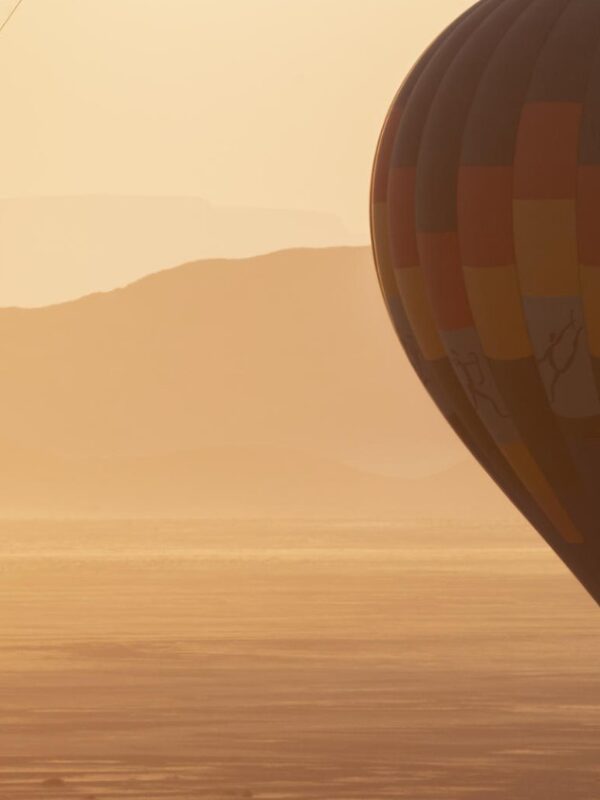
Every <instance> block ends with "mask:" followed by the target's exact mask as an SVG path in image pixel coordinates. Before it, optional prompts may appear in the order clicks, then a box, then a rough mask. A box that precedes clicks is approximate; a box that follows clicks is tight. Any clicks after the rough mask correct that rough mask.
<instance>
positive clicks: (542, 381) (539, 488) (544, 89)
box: [371, 0, 600, 602]
mask: <svg viewBox="0 0 600 800" xmlns="http://www.w3.org/2000/svg"><path fill="white" fill-rule="evenodd" d="M371 230H372V238H373V247H374V253H375V260H376V264H377V271H378V275H379V279H380V283H381V287H382V291H383V294H384V297H385V300H386V303H387V306H388V310H389V313H390V316H391V318H392V321H393V323H394V326H395V328H396V331H397V334H398V336H399V338H400V340H401V342H402V344H403V346H404V348H405V350H406V352H407V354H408V356H409V358H410V359H411V361H412V364H413V366H414V368H415V370H416V372H417V373H418V375H419V377H420V378H421V380H422V381H423V383H424V384H425V386H426V388H427V390H428V391H429V393H430V395H431V396H432V398H433V399H434V401H435V402H436V404H437V405H438V407H439V408H440V410H441V411H442V413H443V414H444V415H445V417H446V418H447V420H448V422H449V423H450V425H452V427H453V428H454V430H455V431H456V433H457V434H458V435H459V436H460V437H461V438H462V440H463V441H464V442H465V444H466V445H467V447H468V448H469V449H470V450H471V452H472V453H473V454H474V455H475V457H476V458H477V459H478V460H479V462H480V463H481V464H482V466H483V467H484V468H485V469H486V470H487V471H488V473H489V474H490V475H491V477H492V478H493V479H494V480H495V481H496V482H497V483H498V484H499V485H500V487H501V488H502V489H503V490H504V492H505V493H506V494H507V495H508V496H509V498H510V499H511V500H512V501H513V503H514V504H515V505H516V506H517V507H518V508H519V509H520V511H521V512H522V513H523V514H524V515H525V517H527V519H528V520H529V521H530V522H531V523H532V525H534V526H535V527H536V528H537V530H538V531H539V532H540V533H541V534H542V536H543V537H544V538H545V539H546V541H547V542H548V543H549V544H550V545H551V546H552V547H553V549H554V550H555V551H556V552H557V553H558V554H559V556H560V557H561V558H562V559H563V561H564V562H565V563H566V564H567V565H568V566H569V568H570V569H571V570H572V572H573V573H574V574H575V575H576V576H577V577H578V578H579V580H580V581H581V582H582V583H583V584H584V585H585V586H586V588H587V589H588V591H589V592H590V593H591V595H592V596H593V597H594V598H595V599H596V601H598V602H600V2H597V0H482V2H480V3H478V4H476V5H475V6H473V7H472V8H471V9H470V10H469V11H467V12H466V13H465V14H463V15H462V16H461V17H460V18H459V19H458V20H457V21H456V22H454V23H453V24H452V25H451V26H450V27H449V28H448V29H447V30H446V31H445V32H444V33H442V34H441V36H440V37H439V38H438V39H437V40H436V41H435V42H434V43H433V44H432V45H431V47H430V48H429V49H428V50H427V51H426V52H425V54H424V55H423V56H422V58H421V59H420V60H419V61H418V63H417V64H416V66H415V67H414V68H413V70H412V72H411V73H410V74H409V76H408V77H407V79H406V80H405V82H404V84H403V85H402V87H401V88H400V90H399V92H398V94H397V96H396V98H395V100H394V102H393V104H392V106H391V108H390V111H389V113H388V116H387V119H386V122H385V125H384V128H383V131H382V134H381V138H380V142H379V147H378V151H377V155H376V159H375V166H374V173H373V182H372V192H371Z"/></svg>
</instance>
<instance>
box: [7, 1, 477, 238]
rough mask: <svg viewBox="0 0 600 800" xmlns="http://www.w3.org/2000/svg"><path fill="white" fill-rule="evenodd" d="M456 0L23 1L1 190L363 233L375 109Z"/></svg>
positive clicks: (10, 52)
mask: <svg viewBox="0 0 600 800" xmlns="http://www.w3.org/2000/svg"><path fill="white" fill-rule="evenodd" d="M13 3H14V0H0V8H2V9H4V10H5V11H8V10H10V7H11V6H12V5H13ZM469 4H470V3H468V2H465V0H446V1H445V2H441V1H440V0H419V2H415V0H252V1H250V0H24V2H23V5H22V6H21V7H20V9H19V10H18V11H17V13H16V14H15V16H14V17H13V19H12V21H11V22H10V24H9V25H8V26H7V28H6V29H5V30H4V32H3V33H2V35H1V37H0V103H1V108H2V134H1V143H2V146H1V148H0V162H1V163H0V174H1V175H2V188H1V189H0V196H4V197H10V196H23V195H29V196H31V195H40V194H43V195H62V194H81V193H85V194H89V193H102V194H106V193H108V194H123V193H125V194H133V195H138V194H144V195H145V194H152V195H164V194H168V195H182V194H183V195H196V196H201V197H204V198H206V199H208V200H211V201H213V202H215V203H219V204H225V205H233V204H235V205H250V206H261V207H271V208H301V209H311V210H326V211H333V212H336V213H337V214H338V215H339V216H340V218H341V219H342V220H343V221H344V222H345V223H346V225H347V226H348V228H349V229H350V231H351V232H352V233H353V234H355V235H356V234H359V235H361V236H364V240H365V241H366V240H367V234H368V227H367V217H368V214H367V189H368V182H369V175H370V168H371V161H372V156H373V151H374V147H375V144H376V139H377V135H378V132H379V128H380V126H381V123H382V120H383V118H384V115H385V112H386V109H387V106H388V104H389V102H390V101H391V99H392V97H393V95H394V93H395V91H396V89H397V87H398V84H399V83H400V81H401V79H402V78H403V76H404V74H405V73H406V71H407V70H408V69H409V67H410V65H411V64H412V63H413V62H414V60H415V59H416V57H417V56H418V55H419V53H420V52H421V51H422V50H423V48H424V47H425V46H426V45H427V44H428V42H429V41H430V40H431V39H432V38H433V37H434V36H435V35H436V34H437V33H438V32H439V31H440V30H441V29H442V28H443V27H444V26H445V25H446V24H447V23H448V22H449V21H450V20H451V19H452V18H454V17H455V16H456V15H457V14H458V13H459V12H461V11H462V10H463V9H464V8H466V7H467V6H468V5H469Z"/></svg>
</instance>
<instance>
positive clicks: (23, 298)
mask: <svg viewBox="0 0 600 800" xmlns="http://www.w3.org/2000/svg"><path fill="white" fill-rule="evenodd" d="M349 244H358V242H356V241H353V238H352V236H351V234H350V233H349V232H348V230H347V229H346V228H345V226H344V225H343V223H342V222H341V221H340V220H339V219H338V218H337V217H335V216H334V215H333V214H328V213H325V212H312V211H301V210H285V209H267V208H264V209H263V208H234V207H233V208H232V207H226V206H216V205H213V204H211V203H208V202H207V201H206V200H203V199H201V198H197V197H119V196H115V197H111V196H94V195H92V196H88V197H32V198H5V199H0V258H1V259H2V264H3V268H2V274H1V275H0V297H3V298H4V301H3V302H4V305H24V306H41V305H47V304H49V303H56V302H59V301H62V300H64V299H65V298H75V297H79V296H81V295H85V294H89V293H90V292H93V291H98V290H102V291H106V290H109V289H112V288H114V287H115V286H122V285H124V284H127V283H129V282H131V281H133V280H136V279H137V278H140V277H142V276H143V275H146V274H148V273H149V272H155V271H157V270H161V269H165V268H167V267H172V266H173V265H174V264H181V263H183V262H184V261H189V260H190V259H192V258H193V259H199V258H203V259H204V258H240V257H244V256H249V255H255V254H259V253H267V252H271V251H272V250H278V249H281V248H284V247H330V246H333V245H349ZM40 264H45V265H46V270H45V271H41V270H40Z"/></svg>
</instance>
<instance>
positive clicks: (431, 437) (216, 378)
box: [0, 248, 507, 517]
mask: <svg viewBox="0 0 600 800" xmlns="http://www.w3.org/2000/svg"><path fill="white" fill-rule="evenodd" d="M0 342H1V348H2V352H1V361H0V364H1V375H2V417H1V419H0V437H2V439H3V440H4V441H5V442H12V443H14V444H11V445H8V444H5V445H3V446H2V448H1V452H2V456H1V458H0V466H1V467H2V472H3V475H4V478H3V491H2V500H1V502H0V513H8V514H13V513H14V514H19V515H20V514H22V513H25V514H28V515H31V514H33V515H36V514H40V515H41V514H44V513H52V514H55V513H56V514H64V513H71V512H72V513H82V514H83V513H86V514H87V513H94V514H96V513H97V514H108V515H110V514H126V513H140V514H143V513H145V512H147V513H152V514H153V513H159V514H167V515H171V514H173V515H179V514H190V513H192V514H197V515H202V514H207V515H209V516H214V515H220V516H230V515H231V516H239V515H245V514H251V515H264V514H271V513H273V514H279V515H282V516H288V515H293V516H298V515H300V516H306V517H315V516H319V515H323V514H324V515H327V516H346V515H350V516H352V515H360V516H366V517H377V516H378V515H379V514H381V515H384V516H387V517H390V516H391V517H394V516H406V515H407V514H408V515H414V514H419V513H434V515H436V516H437V515H440V514H441V515H444V514H454V515H456V514H459V513H460V511H461V509H462V510H463V512H464V513H465V514H469V513H470V514H474V513H482V514H487V513H488V512H489V513H491V512H492V511H494V509H496V510H500V511H502V513H504V511H505V510H506V508H507V504H506V503H505V501H504V500H503V498H502V497H501V495H500V493H499V492H498V491H497V490H496V489H495V487H493V485H492V484H491V481H489V479H488V478H487V477H486V476H484V475H483V473H482V472H481V470H480V469H479V467H478V466H476V465H474V464H473V463H472V462H471V461H465V458H466V454H465V451H464V450H463V448H462V445H460V444H459V443H458V442H457V440H456V439H455V438H454V436H453V434H451V433H450V432H449V430H448V429H447V426H446V424H445V422H444V421H443V420H442V419H441V418H440V416H439V414H438V412H437V410H436V409H435V408H434V407H433V405H432V403H431V401H430V400H429V398H428V397H427V396H426V395H425V393H424V391H423V389H422V388H421V386H420V384H419V383H418V381H417V379H416V378H415V376H414V375H413V373H412V369H411V368H410V366H409V365H408V363H407V361H406V358H405V356H404V355H403V354H402V352H401V349H400V346H399V345H398V343H397V341H396V339H395V335H394V334H393V331H392V329H391V325H390V323H389V321H388V319H387V317H386V314H385V311H384V309H383V305H382V301H381V298H380V296H379V289H378V287H377V285H376V281H375V277H374V271H373V267H372V262H371V256H370V253H369V251H368V250H367V249H366V248H336V249H327V250H292V251H282V252H278V253H273V254H271V255H268V256H261V257H256V258H251V259H244V260H239V261H207V262H196V263H190V264H186V265H183V266H181V267H177V268H174V269H171V270H167V271H163V272H160V273H157V274H154V275H151V276H149V277H146V278H144V279H142V280H140V281H138V282H136V283H134V284H132V285H130V286H128V287H126V288H124V289H118V290H114V291H111V292H107V293H100V294H95V295H90V296H88V297H85V298H82V299H80V300H77V301H73V302H69V303H63V304H60V305H56V306H50V307H46V308H40V309H14V308H13V309H11V308H6V309H1V310H0Z"/></svg>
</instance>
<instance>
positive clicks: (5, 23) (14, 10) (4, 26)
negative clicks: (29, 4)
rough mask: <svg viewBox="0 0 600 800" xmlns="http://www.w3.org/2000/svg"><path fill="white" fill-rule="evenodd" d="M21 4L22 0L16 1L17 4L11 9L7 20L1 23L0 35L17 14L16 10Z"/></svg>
mask: <svg viewBox="0 0 600 800" xmlns="http://www.w3.org/2000/svg"><path fill="white" fill-rule="evenodd" d="M22 2H23V0H17V3H16V5H14V6H13V9H12V11H11V12H10V14H9V15H8V17H7V18H6V19H5V20H4V22H3V23H2V25H0V33H2V31H3V30H4V28H6V26H7V25H8V23H9V22H10V21H11V19H12V18H13V17H14V15H15V14H16V13H17V9H18V8H19V6H20V5H21V3H22Z"/></svg>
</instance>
